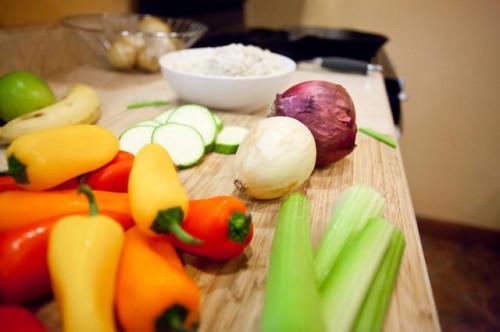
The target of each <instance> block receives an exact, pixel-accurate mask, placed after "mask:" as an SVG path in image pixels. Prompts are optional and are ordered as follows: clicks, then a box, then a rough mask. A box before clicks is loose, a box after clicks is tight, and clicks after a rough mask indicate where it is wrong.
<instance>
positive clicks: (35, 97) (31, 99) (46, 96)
mask: <svg viewBox="0 0 500 332" xmlns="http://www.w3.org/2000/svg"><path fill="white" fill-rule="evenodd" d="M55 101H56V97H55V96H54V93H53V92H52V90H51V89H50V87H49V85H48V84H47V83H46V82H45V81H43V80H42V79H41V78H39V77H38V76H36V75H34V74H33V73H30V72H28V71H23V70H19V71H14V72H10V73H8V74H6V75H4V76H3V77H1V78H0V118H1V119H3V120H4V121H10V120H12V119H14V118H17V117H18V116H21V115H23V114H26V113H29V112H33V111H35V110H38V109H40V108H43V107H45V106H48V105H51V104H53V103H55Z"/></svg>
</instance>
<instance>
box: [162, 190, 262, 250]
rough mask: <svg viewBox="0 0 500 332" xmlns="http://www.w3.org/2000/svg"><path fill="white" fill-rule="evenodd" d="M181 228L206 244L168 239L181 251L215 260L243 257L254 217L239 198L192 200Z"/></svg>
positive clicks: (219, 197)
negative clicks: (192, 243) (193, 243)
mask: <svg viewBox="0 0 500 332" xmlns="http://www.w3.org/2000/svg"><path fill="white" fill-rule="evenodd" d="M188 211H189V212H188V215H187V217H186V219H185V220H184V221H183V222H182V228H183V229H184V230H185V231H186V232H188V233H189V234H191V235H193V236H194V237H196V238H198V239H200V240H202V241H203V244H201V245H190V244H186V243H184V242H182V241H179V240H178V239H177V238H176V237H174V236H169V239H170V241H171V242H172V243H173V244H174V245H175V246H176V247H178V248H180V249H181V250H183V251H185V252H187V253H190V254H194V255H197V256H202V257H208V258H212V259H221V260H222V259H229V258H232V257H235V256H238V255H240V254H241V253H242V252H243V250H244V249H245V247H246V246H247V245H248V244H249V243H250V241H251V240H252V236H253V224H252V221H251V216H250V214H249V213H248V211H247V208H246V206H245V204H244V203H243V202H242V201H240V200H239V199H238V198H236V197H232V196H217V197H212V198H207V199H199V200H191V201H190V202H189V209H188Z"/></svg>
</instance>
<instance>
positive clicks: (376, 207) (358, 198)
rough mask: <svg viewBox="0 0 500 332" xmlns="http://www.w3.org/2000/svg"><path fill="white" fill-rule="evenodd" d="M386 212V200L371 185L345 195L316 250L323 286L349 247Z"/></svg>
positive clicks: (319, 277) (320, 281) (340, 199)
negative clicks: (371, 223) (347, 246)
mask: <svg viewBox="0 0 500 332" xmlns="http://www.w3.org/2000/svg"><path fill="white" fill-rule="evenodd" d="M384 209H385V199H384V197H383V196H382V195H381V194H380V193H378V192H377V191H375V190H374V189H372V188H370V187H368V186H364V185H355V186H352V187H350V188H348V189H347V190H345V191H344V192H343V193H342V194H341V196H340V198H339V200H338V202H337V204H336V206H335V209H334V210H333V212H332V216H331V219H330V222H329V223H328V226H327V228H326V230H325V231H324V233H323V235H322V236H321V239H320V242H319V245H318V248H317V250H316V257H315V260H314V263H315V269H316V277H317V279H318V285H319V286H320V287H321V286H322V284H323V282H324V281H325V279H326V277H327V276H328V274H329V273H330V271H331V269H332V267H333V266H334V263H335V261H336V259H337V257H338V256H339V254H340V252H341V251H342V250H343V248H344V246H345V244H346V243H347V242H348V241H349V240H350V239H352V238H353V237H355V236H356V235H357V234H358V233H359V232H360V231H361V230H362V229H363V228H364V226H365V225H366V223H367V222H368V220H369V219H371V218H376V217H380V216H382V214H383V212H384Z"/></svg>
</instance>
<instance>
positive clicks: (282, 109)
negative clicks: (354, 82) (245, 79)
mask: <svg viewBox="0 0 500 332" xmlns="http://www.w3.org/2000/svg"><path fill="white" fill-rule="evenodd" d="M271 116H289V117H292V118H295V119H297V120H299V121H300V122H302V123H303V124H305V125H306V126H307V127H308V128H309V130H310V131H311V133H312V134H313V136H314V140H315V141H316V150H317V152H316V167H325V166H328V165H330V164H332V163H334V162H336V161H338V160H340V159H342V158H344V157H345V156H347V155H348V154H349V153H351V152H352V151H353V150H354V148H355V147H356V144H355V142H356V132H357V128H356V111H355V109H354V104H353V102H352V99H351V97H350V96H349V93H347V91H346V90H345V89H344V87H343V86H341V85H338V84H334V83H330V82H326V81H305V82H302V83H299V84H297V85H294V86H292V87H291V88H289V89H288V90H286V91H285V92H283V93H282V94H278V95H277V96H276V99H275V100H274V104H273V105H272V109H271Z"/></svg>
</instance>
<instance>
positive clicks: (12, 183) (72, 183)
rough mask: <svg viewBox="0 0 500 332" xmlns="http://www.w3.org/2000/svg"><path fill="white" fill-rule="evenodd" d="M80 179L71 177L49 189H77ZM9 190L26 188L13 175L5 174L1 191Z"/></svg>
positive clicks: (1, 179) (1, 178)
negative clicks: (18, 183)
mask: <svg viewBox="0 0 500 332" xmlns="http://www.w3.org/2000/svg"><path fill="white" fill-rule="evenodd" d="M78 184H79V182H78V180H77V179H76V178H72V179H69V180H68V181H66V182H63V183H61V184H60V185H57V186H55V187H54V188H50V189H49V190H64V189H75V188H78ZM8 190H24V189H23V188H22V187H20V186H19V185H17V183H16V180H14V178H13V177H12V176H8V175H3V176H0V192H2V191H8Z"/></svg>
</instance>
